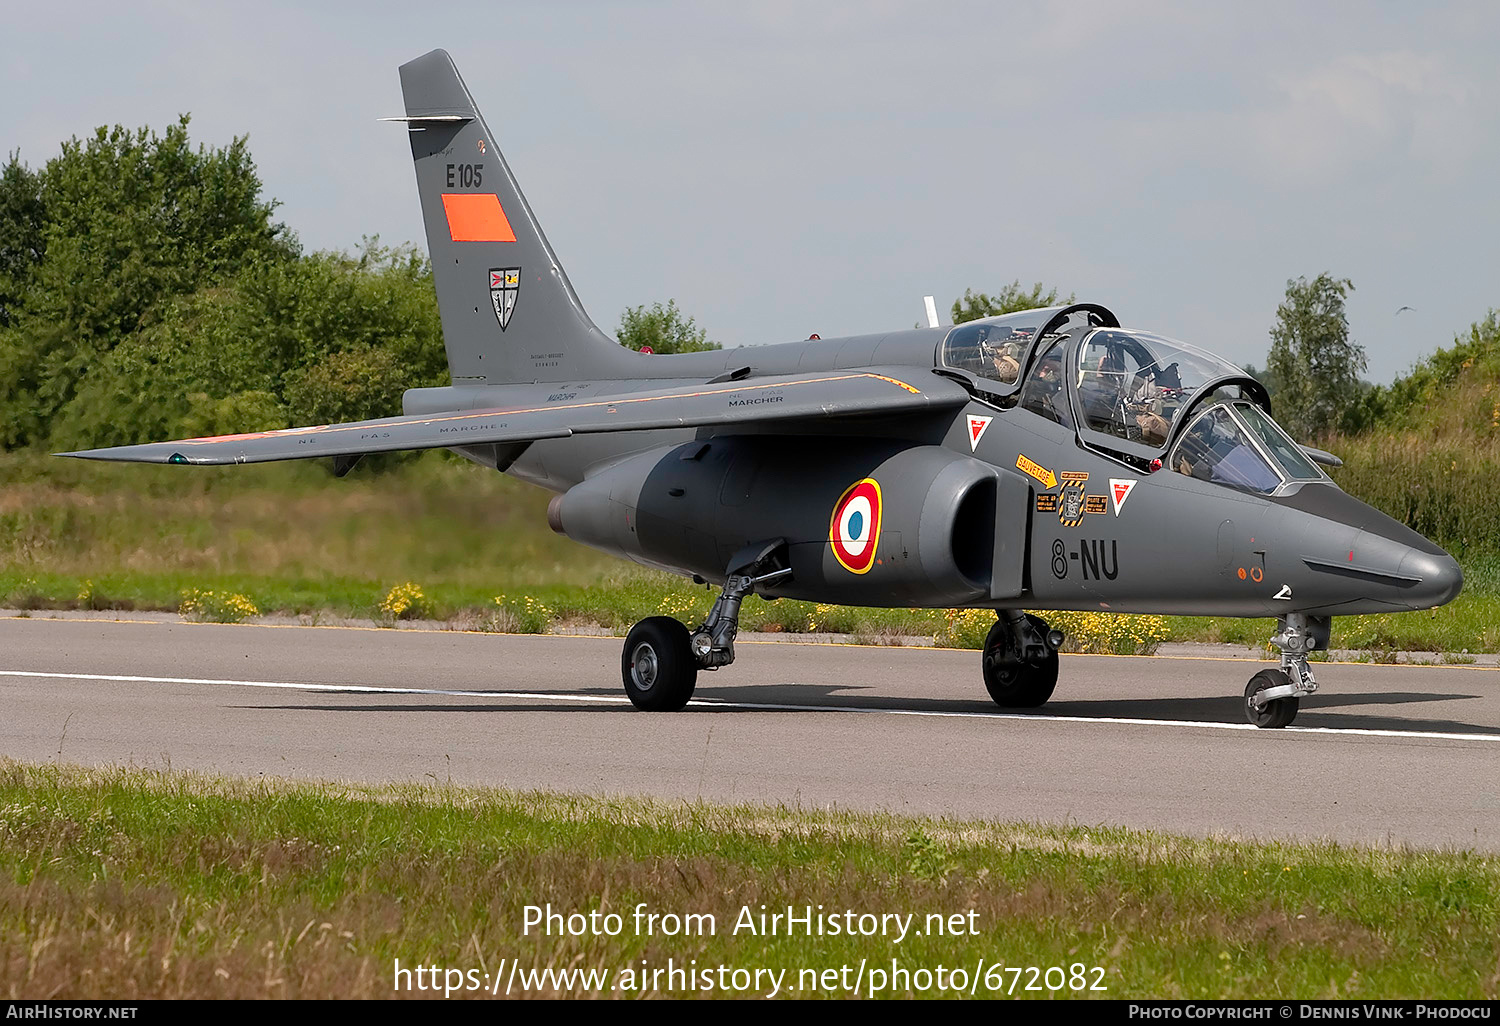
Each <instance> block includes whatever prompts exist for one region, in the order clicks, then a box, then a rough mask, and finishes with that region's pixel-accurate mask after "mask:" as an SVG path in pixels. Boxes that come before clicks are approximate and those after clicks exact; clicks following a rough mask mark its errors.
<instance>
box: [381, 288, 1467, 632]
mask: <svg viewBox="0 0 1500 1026" xmlns="http://www.w3.org/2000/svg"><path fill="white" fill-rule="evenodd" d="M1041 313H1042V315H1044V316H1045V315H1046V314H1048V313H1050V311H1042V312H1041ZM996 320H998V321H1002V322H1003V321H1006V320H1011V321H1014V320H1016V316H1012V317H1011V318H1000V319H996ZM954 330H955V329H953V328H946V327H940V328H921V329H916V330H908V331H897V332H890V333H884V334H874V335H860V336H852V337H848V338H834V339H823V340H808V341H799V342H793V343H786V344H780V345H766V346H753V347H739V348H733V349H725V350H717V351H710V352H703V353H691V354H681V355H672V356H650V355H641V354H635V353H628V352H625V351H621V352H620V358H622V363H621V365H620V369H621V371H622V376H621V377H620V378H618V379H607V380H600V379H595V380H579V381H565V382H557V381H551V382H538V383H534V384H506V385H489V386H480V387H467V386H457V387H448V388H439V389H418V390H413V391H411V392H408V393H407V396H406V400H405V410H406V412H407V413H408V414H419V413H434V412H439V411H447V410H471V409H482V408H488V407H505V406H513V405H518V404H545V403H547V402H549V401H551V402H567V401H577V400H583V399H587V398H590V397H603V396H614V395H626V394H629V393H632V392H638V391H645V390H649V389H652V388H657V387H667V386H673V385H677V386H680V385H681V384H682V383H683V382H684V380H693V381H700V382H707V381H713V380H724V379H726V378H728V377H729V376H735V377H738V378H742V379H746V380H753V379H754V378H756V377H760V376H764V375H774V374H786V373H792V372H802V373H805V372H809V371H835V370H846V369H856V368H869V367H879V368H889V367H902V368H909V374H910V380H912V381H920V380H922V378H923V376H925V375H929V374H933V373H934V372H935V370H936V369H937V368H939V367H940V365H941V364H942V356H941V351H942V346H943V343H944V340H945V339H946V338H947V337H948V336H949V333H950V332H952V331H954ZM1071 330H1072V335H1071V337H1068V338H1066V344H1068V345H1076V344H1080V343H1081V340H1082V339H1083V338H1084V337H1085V336H1087V335H1088V334H1089V333H1090V332H1092V331H1093V330H1095V329H1094V328H1093V327H1090V326H1087V325H1083V326H1074V327H1073V328H1072V329H1071ZM1063 334H1064V335H1066V332H1064V333H1063ZM1059 337H1060V336H1059V334H1058V333H1055V332H1054V333H1053V334H1052V335H1050V336H1049V338H1050V339H1053V340H1056V339H1057V338H1059ZM1041 342H1042V340H1041V338H1040V336H1039V334H1038V336H1035V337H1034V338H1033V344H1032V345H1031V346H1030V347H1029V349H1030V351H1029V352H1028V353H1027V354H1026V360H1025V364H1024V366H1025V369H1026V370H1027V371H1031V370H1033V369H1034V367H1035V363H1036V360H1037V358H1038V355H1039V353H1038V351H1039V350H1041V349H1042V348H1044V347H1043V346H1042V344H1041ZM658 368H659V371H658ZM950 373H951V372H950ZM953 376H959V375H953ZM1017 387H1019V386H1017ZM974 392H975V394H974V398H973V399H972V401H971V402H970V403H969V404H968V405H967V406H966V407H964V408H962V409H960V410H958V411H957V412H956V413H953V412H950V411H946V410H945V411H942V412H938V413H928V414H922V415H916V416H903V417H893V418H888V419H885V420H883V421H881V422H878V423H877V422H872V421H871V420H870V419H868V418H866V419H850V420H847V421H838V420H832V421H820V422H817V423H808V424H807V425H805V427H803V428H799V427H798V426H797V425H796V424H787V423H785V422H780V423H768V424H765V425H755V426H754V427H749V428H735V429H734V430H733V433H732V434H731V433H725V431H724V430H723V429H708V428H700V429H683V430H657V431H641V432H618V433H613V434H595V435H587V436H575V437H572V438H555V439H542V440H539V441H536V442H533V443H531V444H530V445H529V446H525V447H524V448H523V447H517V450H512V451H511V452H509V453H507V452H505V451H499V452H497V451H496V450H495V449H494V448H493V447H479V448H476V449H467V448H464V447H461V446H460V447H455V449H456V451H458V452H460V453H462V454H463V455H465V456H466V457H468V458H470V459H473V460H475V461H477V462H481V463H486V464H488V465H491V466H495V465H497V464H498V465H499V466H500V467H501V468H503V469H505V470H507V472H509V473H511V474H513V475H515V476H516V477H518V478H520V479H522V480H525V481H529V482H531V483H533V484H537V485H540V486H542V487H544V488H547V489H549V490H551V491H554V492H557V493H560V494H563V495H564V498H563V499H562V500H554V502H559V501H560V502H561V503H562V506H561V510H562V517H561V520H562V526H563V528H564V529H565V531H566V533H568V534H569V535H570V536H572V537H575V538H577V539H578V540H580V541H583V542H584V543H586V544H590V545H593V546H595V547H598V548H601V549H603V550H605V551H609V552H612V553H614V554H616V555H620V556H623V557H625V558H630V559H634V560H636V561H638V562H641V563H643V564H646V565H650V566H655V567H659V568H662V569H666V570H671V571H674V572H677V573H681V574H685V575H696V576H698V577H701V578H703V579H705V580H708V581H715V582H717V581H722V580H723V578H724V575H725V566H726V559H727V555H728V554H729V553H731V552H732V551H734V550H735V549H737V548H739V547H741V546H743V545H745V544H748V543H751V542H754V541H757V540H759V539H760V538H764V537H772V536H774V537H780V538H784V539H785V540H786V541H787V542H788V543H789V545H790V546H791V549H792V551H793V554H794V558H793V560H792V562H793V564H794V569H795V571H796V572H794V573H793V574H792V579H791V580H790V581H789V582H786V583H785V585H784V586H782V587H779V588H777V589H776V592H775V593H776V594H781V595H786V596H789V597H796V598H804V599H810V600H814V601H823V602H837V603H841V604H853V605H867V606H909V607H924V606H925V607H946V606H956V605H961V606H989V607H995V608H1011V607H1017V606H1025V607H1030V608H1038V609H1074V610H1108V611H1114V612H1133V613H1171V614H1188V615H1193V614H1198V615H1225V616H1240V617H1254V616H1280V615H1283V614H1286V613H1289V612H1300V613H1307V614H1312V615H1335V614H1337V615H1346V614H1355V613H1377V612H1391V611H1398V610H1412V609H1425V608H1429V607H1432V606H1435V605H1440V604H1442V603H1444V602H1447V601H1450V600H1451V599H1452V598H1453V597H1454V596H1456V595H1457V593H1458V590H1459V588H1460V586H1461V583H1462V573H1461V571H1460V569H1459V567H1458V564H1457V563H1456V562H1455V561H1454V560H1453V559H1452V558H1451V557H1450V556H1449V555H1448V554H1447V553H1445V552H1444V551H1443V550H1442V549H1440V548H1439V547H1437V546H1436V545H1433V544H1432V543H1431V542H1429V541H1427V540H1426V539H1425V538H1423V537H1422V536H1420V535H1418V534H1417V533H1415V532H1413V531H1411V530H1410V529H1409V528H1407V527H1405V526H1404V525H1402V524H1400V523H1398V522H1397V521H1395V520H1393V519H1391V518H1389V517H1387V516H1385V515H1384V514H1382V513H1380V512H1379V511H1377V510H1375V509H1373V508H1371V507H1369V506H1367V505H1365V504H1364V503H1362V502H1360V501H1358V500H1357V499H1355V498H1353V497H1352V496H1349V495H1348V494H1346V493H1344V492H1343V491H1342V490H1340V489H1339V488H1338V487H1337V486H1336V485H1335V484H1333V482H1332V481H1329V480H1328V479H1327V478H1320V479H1318V480H1307V481H1300V482H1296V481H1294V482H1289V483H1287V484H1286V485H1284V486H1283V487H1280V488H1278V489H1277V490H1276V491H1275V492H1274V493H1273V494H1265V495H1263V494H1255V493H1252V492H1249V491H1246V490H1242V489H1237V488H1233V487H1228V486H1226V485H1225V484H1222V483H1215V482H1212V481H1207V480H1200V479H1198V478H1195V477H1193V476H1189V475H1188V474H1185V473H1175V472H1173V471H1172V470H1171V469H1170V468H1161V469H1157V470H1154V471H1153V470H1152V469H1151V466H1150V465H1149V464H1144V465H1143V458H1144V457H1143V456H1142V454H1141V453H1140V452H1134V453H1125V454H1121V453H1110V452H1106V451H1100V448H1099V447H1098V446H1097V445H1089V444H1086V443H1085V440H1084V439H1083V438H1082V434H1083V433H1082V432H1081V431H1079V430H1076V429H1074V428H1073V427H1068V426H1064V425H1062V424H1059V423H1054V422H1053V421H1052V420H1049V419H1047V418H1045V417H1041V416H1038V415H1037V414H1036V413H1034V412H1032V411H1031V410H1029V409H1027V408H1024V407H1023V406H1021V405H1018V404H1016V403H1015V402H1014V397H1013V396H1012V397H1011V399H1010V400H1009V401H1008V400H1007V399H1006V398H1004V397H999V398H997V397H995V396H992V395H988V394H986V393H985V391H984V390H983V389H982V388H976V389H974ZM1077 401H1078V400H1077V398H1076V396H1075V399H1074V402H1075V405H1076V403H1077ZM1199 408H1200V409H1201V408H1206V406H1205V405H1204V404H1203V403H1202V402H1200V407H1199ZM1194 412H1197V411H1196V410H1195V411H1194ZM971 418H990V420H989V421H988V422H987V423H986V424H985V427H984V429H983V431H982V434H981V435H980V437H979V438H978V441H977V443H974V444H972V445H971V428H970V422H971ZM1187 419H1188V418H1186V417H1184V418H1179V420H1178V423H1177V424H1176V425H1174V427H1175V428H1176V429H1177V430H1175V431H1174V433H1173V437H1172V438H1171V439H1169V441H1168V442H1167V444H1165V445H1163V446H1161V451H1162V453H1163V454H1165V453H1166V452H1167V451H1169V450H1170V449H1171V448H1172V445H1173V444H1174V443H1175V442H1176V441H1177V438H1178V436H1179V435H1180V433H1181V431H1180V429H1181V428H1182V426H1183V424H1184V422H1185V421H1186V420H1187ZM705 445H706V446H707V449H706V450H703V451H700V450H702V448H703V446H705ZM1126 448H1130V447H1129V446H1127V447H1126ZM1134 448H1135V449H1137V450H1139V448H1140V447H1139V446H1136V447H1134ZM716 460H717V462H716ZM1026 467H1031V468H1037V469H1042V470H1045V471H1047V472H1049V476H1051V475H1056V476H1057V477H1058V480H1057V482H1056V483H1055V484H1051V485H1049V484H1048V483H1047V481H1046V480H1045V479H1043V478H1042V476H1041V475H1039V474H1028V473H1027V472H1026V471H1025V468H1026ZM736 475H738V477H736ZM866 478H869V479H873V480H878V481H879V482H880V485H881V495H882V501H883V504H884V511H885V512H884V525H885V526H886V529H885V530H883V531H882V533H881V535H880V539H879V545H880V546H881V547H882V550H883V558H881V559H880V561H879V562H878V563H876V564H874V565H871V566H870V567H868V568H867V569H865V570H863V571H862V572H860V573H857V574H856V573H852V572H850V571H848V569H847V567H845V566H843V565H841V564H840V562H839V560H838V559H836V558H835V556H834V555H833V554H831V552H830V549H831V547H832V541H831V539H830V531H832V532H833V533H834V534H836V533H837V528H836V525H830V517H831V515H832V514H833V511H834V507H835V505H836V504H837V503H838V501H839V497H840V495H841V494H843V493H845V492H846V490H847V489H848V488H849V487H850V486H851V485H852V484H854V483H855V482H856V481H859V480H861V479H866ZM1117 482H1119V483H1120V487H1121V488H1124V487H1125V484H1124V483H1125V482H1128V483H1129V490H1128V492H1126V497H1125V499H1124V501H1123V502H1122V503H1116V502H1115V501H1114V500H1113V498H1112V496H1111V495H1110V490H1111V488H1112V487H1114V485H1115V483H1117ZM976 495H978V496H979V498H975V497H974V496H976ZM573 496H579V498H578V499H577V500H576V501H574V500H573ZM585 500H587V501H585ZM570 502H572V504H573V507H574V510H573V511H572V512H571V513H570V507H569V503H570ZM940 521H941V523H940Z"/></svg>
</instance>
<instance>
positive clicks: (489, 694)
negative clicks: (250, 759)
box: [0, 670, 1500, 743]
mask: <svg viewBox="0 0 1500 1026" xmlns="http://www.w3.org/2000/svg"><path fill="white" fill-rule="evenodd" d="M0 677H41V678H46V679H50V680H105V681H117V682H120V683H125V684H212V685H229V686H231V687H241V688H281V689H283V690H288V691H326V692H333V693H338V692H341V691H342V692H346V693H353V694H362V695H436V696H442V697H445V698H498V699H507V698H508V699H523V700H527V701H543V702H578V703H582V704H588V705H599V704H606V705H628V704H629V703H630V699H628V698H626V697H625V696H624V695H570V694H567V693H564V692H554V691H459V690H454V689H448V688H398V687H390V688H386V687H376V686H374V685H370V684H303V683H297V682H295V681H283V680H226V679H222V678H216V677H139V676H128V675H125V674H113V673H48V672H43V671H40V670H0ZM774 686H776V687H797V686H798V685H797V684H796V683H795V682H792V681H786V682H783V683H781V684H778V685H774ZM693 704H694V705H698V706H711V707H713V708H715V709H743V710H746V711H747V712H821V713H869V714H876V715H881V716H927V717H938V718H949V719H964V720H1025V721H1027V722H1030V723H1116V724H1122V725H1127V726H1137V727H1203V728H1208V729H1211V730H1254V731H1258V730H1260V729H1261V728H1260V727H1257V726H1255V725H1254V724H1250V723H1222V722H1219V721H1216V720H1148V719H1144V718H1138V717H1132V716H1049V715H1047V714H1046V713H1007V712H998V711H997V712H963V711H952V712H945V711H943V710H941V709H881V708H874V707H871V706H855V705H786V704H779V703H773V702H726V701H723V700H722V699H716V698H699V699H694V701H693ZM1281 730H1282V731H1283V732H1284V733H1296V734H1339V735H1353V736H1356V737H1393V738H1423V739H1430V740H1437V741H1488V742H1492V743H1500V734H1459V733H1444V732H1441V731H1435V730H1377V729H1373V728H1366V727H1283V728H1281Z"/></svg>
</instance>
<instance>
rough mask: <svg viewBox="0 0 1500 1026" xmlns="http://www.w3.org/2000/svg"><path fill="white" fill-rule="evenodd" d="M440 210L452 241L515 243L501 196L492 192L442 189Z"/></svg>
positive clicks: (514, 236) (514, 234) (513, 233)
mask: <svg viewBox="0 0 1500 1026" xmlns="http://www.w3.org/2000/svg"><path fill="white" fill-rule="evenodd" d="M443 212H444V213H446V214H447V215H448V235H449V237H450V238H452V239H453V241H454V242H515V241H516V233H515V232H514V231H512V230H511V227H510V221H509V220H508V219H507V218H506V216H505V211H504V210H502V209H500V197H498V196H496V195H494V194H493V193H468V192H445V193H443Z"/></svg>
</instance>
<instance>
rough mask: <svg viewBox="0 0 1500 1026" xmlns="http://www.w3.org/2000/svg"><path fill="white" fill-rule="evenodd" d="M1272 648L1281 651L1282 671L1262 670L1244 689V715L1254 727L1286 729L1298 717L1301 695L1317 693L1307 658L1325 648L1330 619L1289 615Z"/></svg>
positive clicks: (1279, 624) (1283, 620)
mask: <svg viewBox="0 0 1500 1026" xmlns="http://www.w3.org/2000/svg"><path fill="white" fill-rule="evenodd" d="M1277 626H1278V627H1279V628H1280V629H1279V630H1278V631H1277V633H1276V636H1275V637H1274V638H1272V639H1271V644H1273V645H1275V646H1276V647H1277V648H1279V649H1281V669H1279V670H1261V671H1260V672H1259V673H1257V674H1256V675H1255V676H1254V677H1251V678H1250V683H1249V684H1246V685H1245V715H1246V716H1247V717H1249V719H1250V722H1251V723H1253V724H1255V725H1256V726H1257V727H1270V728H1276V727H1285V726H1286V725H1287V724H1288V723H1291V722H1292V720H1294V719H1295V718H1296V716H1297V707H1298V706H1299V705H1300V704H1301V700H1302V696H1303V695H1310V694H1312V693H1313V692H1315V691H1317V690H1318V682H1317V681H1315V680H1313V675H1312V670H1311V669H1310V668H1309V667H1308V665H1307V654H1308V653H1309V652H1316V651H1319V650H1321V649H1326V648H1328V637H1329V634H1330V632H1331V630H1332V626H1333V618H1332V617H1328V616H1308V615H1306V614H1305V613H1288V614H1286V615H1285V616H1283V617H1281V619H1280V620H1278V621H1277Z"/></svg>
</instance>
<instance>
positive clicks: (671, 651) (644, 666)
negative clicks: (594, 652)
mask: <svg viewBox="0 0 1500 1026" xmlns="http://www.w3.org/2000/svg"><path fill="white" fill-rule="evenodd" d="M620 675H621V676H622V677H623V678H624V680H625V694H627V695H628V696H630V701H631V703H632V704H633V705H634V706H635V707H636V708H637V709H645V710H647V711H649V712H676V711H677V710H678V709H681V708H682V707H683V706H685V705H687V704H688V699H690V698H692V697H693V688H694V686H695V685H697V683H698V662H697V660H695V659H694V658H693V646H692V640H691V637H690V636H689V634H688V629H687V628H686V627H684V626H683V625H682V624H681V623H680V622H679V621H677V620H674V619H672V618H671V617H670V616H652V617H647V618H646V619H644V620H642V621H641V622H640V623H638V624H636V625H635V626H634V627H632V628H630V633H629V634H627V635H625V651H624V652H623V653H622V654H621V656H620Z"/></svg>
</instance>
